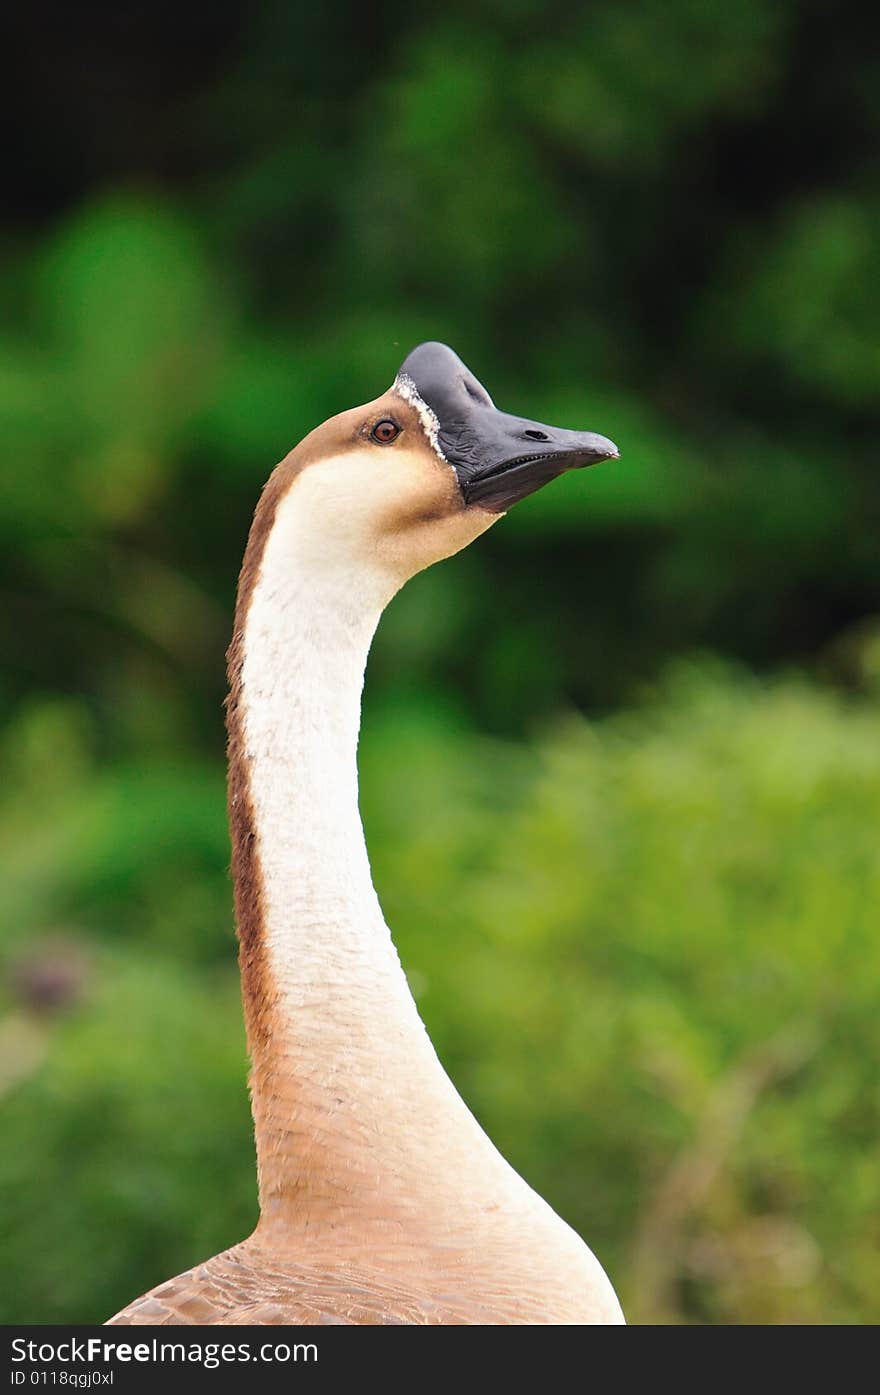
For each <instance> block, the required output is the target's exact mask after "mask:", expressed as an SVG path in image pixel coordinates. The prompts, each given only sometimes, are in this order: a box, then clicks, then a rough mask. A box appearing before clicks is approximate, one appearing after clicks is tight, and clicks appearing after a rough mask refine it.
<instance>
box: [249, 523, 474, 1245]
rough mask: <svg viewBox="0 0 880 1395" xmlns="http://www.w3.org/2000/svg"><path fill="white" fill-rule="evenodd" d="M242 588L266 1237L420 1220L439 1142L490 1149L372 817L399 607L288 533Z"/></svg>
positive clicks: (274, 532)
mask: <svg viewBox="0 0 880 1395" xmlns="http://www.w3.org/2000/svg"><path fill="white" fill-rule="evenodd" d="M288 512H290V510H289V508H288ZM281 513H282V515H283V514H284V507H283V506H282V509H281ZM242 586H243V590H244V591H245V594H244V595H243V596H242V598H241V600H240V613H239V617H238V626H237V633H236V638H235V640H234V642H233V649H232V651H231V654H230V672H231V677H232V694H231V701H230V720H229V727H230V814H231V824H232V832H233V868H234V874H235V879H236V900H237V913H238V923H239V935H240V939H241V964H242V977H243V987H244V997H245V1009H246V1021H247V1027H248V1037H249V1045H250V1050H251V1055H252V1061H253V1071H252V1081H251V1084H252V1098H253V1111H254V1119H255V1124H256V1136H257V1153H258V1170H259V1181H260V1203H261V1212H262V1218H263V1219H262V1222H261V1224H262V1225H263V1226H264V1228H265V1227H267V1226H271V1224H272V1223H273V1221H276V1222H277V1223H278V1224H279V1225H281V1226H285V1225H286V1226H289V1225H290V1224H292V1223H296V1224H305V1225H314V1224H315V1223H316V1220H318V1221H319V1220H320V1218H321V1214H322V1213H323V1212H324V1211H326V1212H328V1213H329V1212H330V1211H331V1210H332V1209H333V1208H335V1209H336V1210H337V1211H338V1207H339V1204H340V1198H343V1199H344V1200H345V1201H346V1202H347V1203H348V1204H351V1205H354V1204H355V1202H356V1203H357V1211H358V1215H359V1216H363V1215H364V1214H366V1213H368V1212H369V1202H370V1196H371V1195H372V1194H375V1198H376V1202H377V1205H379V1204H380V1203H381V1206H382V1207H383V1208H384V1212H383V1214H385V1213H387V1208H388V1204H389V1202H388V1195H389V1189H390V1191H391V1193H392V1194H394V1193H395V1191H396V1193H397V1194H398V1196H399V1199H400V1204H401V1206H402V1207H403V1208H404V1210H406V1209H407V1207H413V1206H415V1205H416V1202H415V1196H416V1193H417V1192H418V1189H419V1180H418V1179H419V1178H424V1177H427V1176H428V1175H429V1174H430V1173H431V1171H432V1170H434V1171H436V1169H437V1166H438V1149H437V1144H438V1138H442V1137H444V1135H445V1136H446V1138H447V1139H449V1137H450V1135H454V1136H456V1137H458V1138H460V1139H461V1140H462V1146H463V1147H464V1148H465V1151H468V1150H472V1149H473V1148H474V1147H477V1148H478V1149H480V1148H482V1147H483V1146H486V1147H488V1146H489V1145H488V1141H487V1140H485V1137H484V1135H483V1134H482V1132H481V1131H480V1130H479V1128H478V1126H477V1125H476V1123H475V1121H474V1120H473V1118H472V1116H471V1115H470V1114H469V1112H468V1111H467V1110H466V1109H465V1107H464V1106H463V1105H462V1103H461V1101H460V1099H459V1097H458V1095H457V1094H456V1092H455V1091H454V1089H453V1087H452V1085H451V1083H450V1082H449V1080H448V1078H447V1076H446V1075H445V1073H444V1072H443V1070H442V1068H441V1066H440V1065H439V1062H438V1061H437V1058H436V1055H435V1053H434V1051H433V1048H432V1046H431V1044H430V1041H429V1040H428V1037H427V1035H426V1033H425V1030H424V1027H423V1025H422V1023H421V1020H420V1018H419V1016H418V1013H417V1011H416V1008H415V1004H414V1002H413V1000H412V997H411V994H410V992H409V989H408V986H407V983H406V980H405V977H404V975H403V972H402V970H401V967H400V963H399V960H398V957H397V954H396V951H395V949H394V946H393V944H392V942H391V937H390V934H389V932H388V929H387V927H386V925H385V922H384V920H383V917H382V913H381V910H380V907H379V903H378V900H377V898H376V894H375V891H374V889H373V885H372V880H371V876H370V868H369V862H368V858H367V852H366V847H365V844H364V837H363V830H362V827H361V821H360V817H359V813H358V802H357V764H356V756H357V740H358V728H359V720H360V697H361V689H362V684H363V675H364V667H365V663H366V658H367V652H368V649H369V645H370V642H371V639H372V636H373V633H374V631H375V628H376V624H377V622H378V618H379V614H380V611H381V607H382V605H383V604H384V601H385V599H387V596H386V595H383V594H382V593H381V588H380V587H377V589H376V590H375V591H373V590H372V588H371V586H370V585H369V583H368V582H367V583H365V582H364V580H363V579H361V581H360V583H359V584H357V585H352V584H351V582H350V580H345V579H344V578H340V579H339V580H338V581H335V580H334V579H333V578H332V576H327V575H324V576H319V577H316V575H315V574H314V572H312V571H309V569H308V568H306V567H305V566H304V564H303V562H302V561H301V560H300V559H299V558H298V554H297V549H296V537H295V529H291V528H290V527H288V526H286V525H285V522H284V518H283V517H282V518H280V519H276V520H275V523H274V526H273V527H272V528H271V531H269V533H268V537H266V538H265V540H264V544H263V550H262V556H261V558H260V559H259V562H258V563H257V561H256V559H255V558H253V557H252V558H251V561H250V568H249V563H248V559H247V558H246V562H245V571H244V572H243V582H242ZM450 1146H452V1145H451V1144H450ZM448 1157H449V1154H448V1153H447V1154H446V1155H445V1157H444V1156H443V1155H441V1158H440V1160H439V1161H440V1163H444V1162H445V1161H448ZM436 1190H437V1188H436V1185H435V1191H436Z"/></svg>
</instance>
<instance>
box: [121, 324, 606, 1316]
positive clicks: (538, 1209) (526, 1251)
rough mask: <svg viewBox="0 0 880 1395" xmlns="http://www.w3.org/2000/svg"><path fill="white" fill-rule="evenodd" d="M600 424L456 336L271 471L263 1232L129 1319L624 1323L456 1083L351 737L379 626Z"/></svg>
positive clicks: (249, 756)
mask: <svg viewBox="0 0 880 1395" xmlns="http://www.w3.org/2000/svg"><path fill="white" fill-rule="evenodd" d="M617 455H618V451H617V447H616V446H615V445H614V444H613V442H611V441H609V440H606V439H605V437H603V436H598V435H595V434H594V433H592V432H583V431H569V430H560V429H558V428H556V427H552V426H546V425H542V424H541V423H539V422H533V421H528V420H525V419H523V418H522V417H519V416H513V415H509V414H508V413H505V412H502V411H500V410H498V409H497V408H496V407H495V405H494V403H493V402H492V399H491V398H490V396H489V394H488V393H487V392H486V390H485V388H484V387H483V386H482V385H481V383H480V382H479V381H478V380H477V379H476V378H475V377H474V375H473V373H471V372H470V371H469V370H468V368H466V367H465V365H464V363H463V362H462V361H461V359H460V358H459V357H458V356H457V355H456V354H455V353H454V352H453V351H452V349H450V348H448V347H447V346H446V345H444V344H440V343H425V344H420V345H419V346H418V347H417V348H415V349H414V350H413V351H412V352H411V353H410V354H409V355H408V357H407V358H406V359H405V360H404V362H403V364H402V366H401V368H400V370H399V372H398V374H397V377H396V378H395V380H394V383H393V384H392V386H391V388H390V389H389V390H388V391H387V392H386V393H385V394H384V395H383V396H381V397H379V398H377V399H376V400H375V401H373V402H370V403H368V404H367V405H366V406H363V407H356V408H354V409H353V410H350V411H344V412H342V413H341V414H340V415H339V416H335V417H332V418H331V419H330V420H328V421H326V422H325V423H324V424H323V425H322V426H319V427H318V428H317V429H316V430H314V431H312V432H311V433H310V434H309V435H308V436H306V437H305V438H304V439H303V440H302V441H301V442H300V444H299V445H298V446H296V447H295V449H294V450H292V451H291V452H290V454H289V455H287V456H286V458H285V459H284V460H282V462H281V463H280V464H279V465H278V466H277V467H276V469H275V471H274V473H273V474H272V475H271V477H270V479H269V480H268V483H267V484H266V486H265V488H264V490H263V493H262V495H261V498H260V501H259V504H258V506H257V509H256V513H255V515H254V520H253V525H252V527H251V531H250V535H249V538H248V542H247V548H246V551H245V556H244V562H243V565H242V569H241V574H240V578H239V586H238V597H237V603H236V611H235V623H234V631H233V638H232V643H231V646H230V649H229V654H228V663H229V684H230V692H229V697H228V699H227V726H228V759H229V779H228V791H229V799H228V812H229V821H230V830H231V840H232V873H233V881H234V892H235V909H236V923H237V930H238V937H239V962H240V969H241V977H242V992H243V1000H244V1013H245V1023H246V1029H247V1040H248V1049H249V1054H250V1058H251V1080H250V1084H251V1101H252V1110H253V1117H254V1126H255V1135H256V1151H257V1173H258V1190H259V1205H260V1216H259V1222H258V1224H257V1227H256V1230H255V1231H254V1233H253V1235H251V1236H250V1238H248V1239H246V1240H245V1241H243V1242H242V1243H241V1244H238V1245H235V1246H234V1247H233V1248H232V1249H229V1250H226V1251H225V1252H223V1253H222V1254H219V1255H216V1256H215V1257H214V1258H213V1259H209V1260H207V1261H206V1262H205V1263H203V1264H199V1265H197V1266H196V1267H195V1268H193V1269H190V1270H188V1271H187V1272H186V1273H184V1274H180V1275H178V1276H177V1277H176V1278H173V1279H171V1280H169V1281H168V1282H165V1283H162V1284H160V1285H159V1286H158V1287H156V1288H154V1289H152V1290H151V1291H150V1292H149V1293H147V1294H145V1295H144V1296H143V1297H141V1298H139V1299H137V1300H136V1301H134V1302H133V1303H131V1304H129V1306H128V1307H126V1308H124V1309H123V1310H122V1311H121V1312H119V1313H118V1314H117V1315H116V1316H115V1317H113V1318H111V1319H110V1323H113V1324H166V1323H167V1324H205V1323H221V1324H231V1325H236V1324H248V1325H250V1324H296V1325H313V1324H325V1323H329V1324H401V1323H403V1324H478V1325H508V1324H587V1323H597V1324H598V1323H621V1322H623V1321H624V1318H623V1314H622V1312H621V1308H620V1304H619V1303H618V1300H617V1297H616V1295H615V1292H614V1289H613V1288H612V1286H611V1283H610V1282H609V1280H608V1278H607V1277H606V1275H605V1273H604V1271H603V1269H602V1268H601V1266H600V1264H599V1262H598V1261H597V1259H596V1258H595V1257H594V1256H593V1254H592V1252H591V1251H590V1250H589V1249H588V1248H587V1246H586V1244H585V1243H584V1242H583V1241H582V1240H581V1239H580V1237H579V1236H578V1235H576V1234H575V1232H574V1231H573V1230H572V1229H571V1228H570V1227H569V1226H568V1225H567V1224H566V1223H565V1222H564V1221H563V1220H561V1219H560V1217H559V1216H557V1215H556V1213H555V1212H554V1211H553V1210H552V1209H551V1207H550V1206H549V1205H548V1204H547V1202H545V1201H544V1200H543V1199H542V1198H541V1197H539V1196H538V1195H537V1193H536V1192H534V1191H533V1190H532V1189H531V1187H529V1186H528V1185H527V1183H526V1182H525V1181H524V1180H523V1179H522V1178H521V1177H520V1176H519V1175H518V1173H517V1172H515V1171H514V1169H513V1168H512V1167H511V1166H510V1164H509V1163H507V1162H506V1161H505V1159H504V1158H503V1157H502V1156H501V1154H500V1153H499V1152H498V1151H497V1150H496V1148H495V1147H494V1145H493V1144H492V1143H491V1141H490V1140H489V1138H488V1137H487V1135H486V1134H485V1133H484V1132H483V1130H482V1128H481V1127H480V1125H479V1124H478V1123H477V1121H476V1119H475V1118H474V1116H473V1115H472V1113H471V1112H470V1110H469V1109H468V1108H467V1106H466V1105H465V1103H464V1102H463V1100H462V1099H461V1097H460V1095H459V1094H458V1093H457V1091H456V1089H455V1087H454V1085H453V1084H452V1082H451V1080H450V1079H449V1077H448V1075H447V1074H446V1072H445V1071H444V1069H443V1067H442V1066H441V1064H440V1061H439V1060H438V1057H437V1055H436V1053H435V1051H434V1048H433V1046H432V1044H431V1041H430V1038H429V1037H428V1034H427V1031H426V1030H425V1027H424V1025H423V1023H422V1020H421V1018H420V1016H419V1013H418V1010H417V1008H416V1005H415V1002H414V1000H413V997H412V995H411V993H410V991H409V988H408V985H407V981H406V978H405V976H404V973H403V970H402V968H401V966H400V962H399V959H398V956H397V953H396V950H395V948H394V945H393V942H392V939H391V936H390V933H389V931H388V928H387V926H386V924H385V921H384V918H383V914H382V911H381V909H380V906H379V901H378V899H377V896H376V892H375V890H374V888H373V883H372V879H371V875H370V866H369V861H368V857H367V851H366V846H365V843H364V834H363V829H362V826H361V821H360V816H359V812H358V788H357V743H358V734H359V726H360V700H361V691H362V686H363V679H364V669H365V666H366V660H367V653H368V650H369V647H370V643H371V641H372V638H373V634H374V632H375V630H376V627H377V624H378V622H379V617H380V615H381V613H382V611H383V609H384V608H385V606H386V605H387V604H388V602H389V601H390V600H391V598H392V596H393V595H394V594H395V593H396V592H397V591H398V590H399V588H400V587H401V586H402V585H403V584H404V583H405V582H406V581H407V580H408V579H409V578H410V577H412V576H414V575H415V574H416V573H417V572H420V571H422V570H423V568H425V567H428V566H430V565H431V564H432V563H434V562H438V561H440V560H441V559H444V558H447V557H450V556H452V555H453V554H454V553H456V552H458V551H460V550H461V549H462V548H464V547H466V546H467V545H468V544H469V543H471V542H473V541H474V539H475V538H477V537H479V536H480V534H481V533H484V532H485V531H486V530H487V529H488V528H489V527H491V526H492V525H493V524H494V523H496V522H497V521H498V519H499V518H500V517H501V516H502V515H503V514H504V513H505V512H506V511H507V510H508V509H509V508H510V507H512V506H513V505H514V504H516V503H518V502H519V501H520V500H522V499H524V498H526V496H527V495H529V494H532V493H533V492H534V491H535V490H536V489H540V488H541V487H542V486H543V485H545V484H547V483H548V481H550V480H552V479H554V478H556V477H557V476H559V475H561V474H562V473H563V472H564V471H566V470H570V469H573V468H578V467H582V466H587V465H592V464H594V463H595V462H597V461H602V460H609V459H612V458H617Z"/></svg>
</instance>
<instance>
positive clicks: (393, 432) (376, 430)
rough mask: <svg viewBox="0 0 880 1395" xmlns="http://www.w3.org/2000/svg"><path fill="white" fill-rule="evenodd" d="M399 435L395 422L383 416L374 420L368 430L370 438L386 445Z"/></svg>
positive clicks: (381, 444)
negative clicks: (379, 419)
mask: <svg viewBox="0 0 880 1395" xmlns="http://www.w3.org/2000/svg"><path fill="white" fill-rule="evenodd" d="M399 435H400V427H399V426H398V425H397V422H396V421H392V420H391V418H390V417H383V418H382V420H381V421H377V422H376V425H375V426H374V427H373V429H372V431H371V432H370V440H371V441H378V443H379V445H380V446H387V445H389V444H390V443H391V442H392V441H393V440H395V439H396V438H397V437H398V436H399Z"/></svg>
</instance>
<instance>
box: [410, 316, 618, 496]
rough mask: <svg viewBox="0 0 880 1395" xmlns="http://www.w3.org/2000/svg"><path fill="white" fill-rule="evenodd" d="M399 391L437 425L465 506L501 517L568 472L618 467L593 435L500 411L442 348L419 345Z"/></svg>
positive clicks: (611, 451)
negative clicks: (609, 464) (601, 464)
mask: <svg viewBox="0 0 880 1395" xmlns="http://www.w3.org/2000/svg"><path fill="white" fill-rule="evenodd" d="M396 386H397V388H398V390H399V391H400V392H402V393H403V395H404V396H407V395H412V394H413V393H415V394H416V396H417V397H418V398H420V399H421V401H422V403H424V404H425V405H426V406H427V407H428V408H430V410H431V412H432V413H433V414H434V417H435V418H436V421H437V427H436V430H437V444H438V446H439V448H440V450H441V451H442V453H443V455H444V456H445V458H446V459H447V460H448V461H449V463H450V465H452V466H453V468H454V470H455V473H456V475H457V476H458V483H459V487H460V489H461V492H462V496H463V498H464V501H465V503H466V504H469V505H470V504H475V505H478V506H479V507H480V508H481V509H487V510H488V511H489V512H490V513H505V512H506V511H507V509H509V508H510V507H511V505H513V504H517V503H519V501H520V499H525V498H526V496H527V495H529V494H534V492H535V490H536V489H540V488H541V487H542V485H545V484H548V483H549V482H550V480H553V479H556V477H557V475H561V474H563V473H564V472H565V471H566V470H579V469H582V468H583V467H584V466H586V465H595V464H597V462H598V461H600V460H615V459H616V458H617V456H618V454H619V452H618V449H617V447H616V446H615V444H614V442H613V441H609V440H606V438H605V437H604V436H597V435H595V434H594V433H593V432H592V431H565V430H563V429H562V428H560V427H558V426H544V425H543V424H542V423H541V422H537V421H528V420H526V419H525V418H523V417H514V416H510V415H509V414H508V413H507V412H499V411H498V409H497V407H496V406H495V405H494V403H493V402H492V399H491V397H490V396H489V394H488V393H487V391H486V389H485V388H484V387H483V386H482V384H481V383H479V382H478V381H477V379H476V378H475V377H474V375H473V373H471V372H470V370H469V369H468V368H466V367H465V365H464V364H463V363H462V361H461V359H460V358H459V357H458V355H457V354H455V353H453V352H452V350H451V349H449V348H447V346H446V345H445V344H436V343H428V344H420V345H419V346H418V348H417V349H413V351H412V353H411V354H409V355H408V357H407V358H406V359H404V361H403V363H402V365H401V368H400V372H399V373H398V375H397V383H396Z"/></svg>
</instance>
